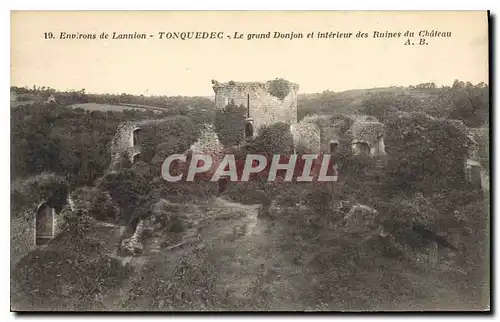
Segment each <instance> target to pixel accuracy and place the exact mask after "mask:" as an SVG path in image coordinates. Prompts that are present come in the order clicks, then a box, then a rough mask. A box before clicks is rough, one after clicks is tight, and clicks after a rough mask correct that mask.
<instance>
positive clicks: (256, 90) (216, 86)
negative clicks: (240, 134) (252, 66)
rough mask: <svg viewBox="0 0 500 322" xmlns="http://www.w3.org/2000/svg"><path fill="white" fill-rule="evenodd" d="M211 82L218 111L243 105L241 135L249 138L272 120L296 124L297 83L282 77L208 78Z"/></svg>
mask: <svg viewBox="0 0 500 322" xmlns="http://www.w3.org/2000/svg"><path fill="white" fill-rule="evenodd" d="M212 84H213V90H214V92H215V106H216V108H217V109H218V110H221V111H223V110H224V109H225V108H226V106H228V105H229V104H232V105H236V106H244V107H245V108H246V113H245V114H246V115H245V116H246V117H245V127H244V129H245V137H253V136H255V135H257V134H258V133H259V130H260V129H261V128H262V127H263V126H265V125H271V124H273V123H276V122H284V123H288V124H290V125H292V124H295V123H297V92H298V90H299V85H297V84H294V83H291V82H289V81H286V80H284V79H275V80H272V81H268V82H266V83H259V82H234V81H230V82H227V83H219V82H218V81H215V80H212Z"/></svg>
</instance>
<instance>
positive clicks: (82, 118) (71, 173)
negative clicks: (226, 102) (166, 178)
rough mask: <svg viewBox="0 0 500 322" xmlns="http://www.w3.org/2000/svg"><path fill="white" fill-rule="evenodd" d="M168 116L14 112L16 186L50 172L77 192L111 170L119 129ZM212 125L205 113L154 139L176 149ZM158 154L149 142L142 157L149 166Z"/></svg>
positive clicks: (39, 107)
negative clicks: (129, 123) (124, 124)
mask: <svg viewBox="0 0 500 322" xmlns="http://www.w3.org/2000/svg"><path fill="white" fill-rule="evenodd" d="M165 116H170V114H169V113H165V114H155V113H153V112H152V111H146V112H142V111H137V110H125V111H123V112H112V111H107V112H101V111H86V110H83V109H81V108H76V109H71V108H66V107H65V106H61V105H59V104H35V105H30V106H21V107H18V108H15V109H12V110H11V178H12V180H15V179H17V178H25V177H29V176H32V175H35V174H40V173H42V172H49V173H55V174H58V175H61V176H64V177H66V178H67V180H68V181H69V182H70V184H71V185H72V186H73V187H74V186H81V185H92V184H93V182H94V181H95V180H96V179H97V178H99V177H100V176H102V175H103V174H104V171H105V170H106V169H107V167H108V165H109V162H110V152H109V148H110V144H111V141H112V139H113V137H114V135H115V133H116V129H117V126H118V124H120V123H122V122H127V121H134V120H147V119H151V120H153V119H159V118H164V117H165ZM209 119H210V117H209V116H208V114H207V113H203V112H193V113H191V114H190V116H185V117H183V118H182V119H179V122H178V123H179V126H173V124H174V123H176V121H175V120H172V122H170V123H169V124H164V127H165V128H166V130H165V131H167V132H168V134H167V133H165V131H161V132H156V133H154V139H158V140H160V139H161V140H162V142H163V143H166V142H170V141H171V142H170V143H171V144H173V145H175V146H176V145H178V141H179V140H180V139H181V140H182V139H185V140H192V139H193V134H191V135H184V136H183V135H182V132H186V131H187V132H189V133H193V132H196V130H195V128H197V127H196V126H195V125H194V124H199V123H203V122H207V121H208V120H209ZM190 129H192V130H190ZM169 130H170V131H169ZM148 133H149V132H147V133H146V134H148ZM178 135H180V138H179V137H178ZM191 143H192V141H191V142H189V143H185V144H183V146H186V145H187V146H189V145H188V144H191ZM152 144H153V145H152ZM156 148H157V147H156V144H155V143H154V142H147V140H146V142H145V151H144V153H145V154H146V157H147V158H149V160H151V159H152V158H153V156H154V154H155V149H156Z"/></svg>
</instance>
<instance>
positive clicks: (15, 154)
mask: <svg viewBox="0 0 500 322" xmlns="http://www.w3.org/2000/svg"><path fill="white" fill-rule="evenodd" d="M418 86H419V85H418ZM424 87H425V88H424ZM427 87H432V86H431V85H425V84H424V85H422V86H419V88H385V89H366V90H351V91H345V92H342V93H332V92H324V93H319V94H304V95H301V96H300V98H299V101H298V105H299V114H301V118H303V117H304V116H307V115H313V114H315V115H317V117H316V116H311V117H309V118H308V120H311V121H314V120H316V121H318V124H321V126H322V127H321V129H322V130H323V131H324V130H325V129H331V128H334V129H335V130H338V133H335V134H331V135H336V138H337V136H338V145H337V147H338V149H335V148H334V149H332V150H330V152H329V153H332V154H333V158H334V161H335V162H336V164H337V165H338V167H337V166H336V168H337V169H338V170H339V171H338V173H339V176H338V181H336V182H334V183H331V182H328V183H325V182H284V180H282V179H283V177H282V176H284V174H283V173H281V174H279V175H278V177H279V178H278V180H276V181H271V182H270V181H268V180H267V178H261V177H259V176H256V177H254V178H253V179H252V180H250V181H243V182H228V183H226V184H225V185H224V184H219V183H218V182H211V181H209V180H208V179H207V178H206V177H203V176H200V177H197V178H196V180H195V181H194V182H186V181H184V180H181V181H179V182H175V183H174V182H167V181H165V180H164V178H162V176H161V167H162V164H163V161H164V160H165V158H166V157H167V156H169V155H172V154H178V153H185V151H187V150H189V149H191V148H192V149H193V150H194V151H199V150H201V151H207V150H204V149H205V148H206V149H209V148H212V147H213V144H212V143H214V142H215V145H216V146H220V144H225V143H222V141H223V140H222V139H220V140H219V138H218V137H219V135H221V131H220V128H219V129H218V128H217V124H215V126H213V127H212V126H206V124H207V123H208V124H212V123H213V121H214V114H216V113H214V111H213V102H210V101H209V100H208V99H206V98H199V97H198V98H186V97H156V98H146V100H145V99H144V97H134V96H131V95H126V94H122V95H108V96H106V95H104V96H100V97H94V96H92V95H87V94H85V93H84V92H82V91H80V92H72V93H61V94H60V99H58V102H56V103H50V104H46V103H42V102H38V103H36V104H34V105H31V106H21V107H19V108H16V109H12V110H11V128H12V136H11V141H12V149H11V150H12V152H11V153H12V154H11V163H12V165H11V173H12V176H11V178H12V180H13V182H15V183H18V182H20V183H25V184H26V183H27V184H28V187H29V189H27V190H25V191H24V190H23V191H24V192H23V193H22V194H20V193H19V191H20V190H19V188H18V187H19V186H22V185H19V184H18V185H12V187H11V191H12V195H13V201H14V202H15V207H14V208H13V209H12V213H11V218H13V219H15V220H12V221H11V225H13V227H12V229H11V231H12V232H13V234H16V235H17V237H25V238H24V239H23V238H17V239H16V240H21V239H23V240H28V242H30V241H31V240H32V238H29V236H27V234H23V232H25V231H27V230H28V229H29V230H30V231H31V229H32V227H33V221H31V220H33V219H34V218H35V219H36V218H38V217H36V216H38V214H39V212H38V209H39V204H40V202H42V201H43V200H46V204H47V205H49V206H54V209H55V208H56V206H57V209H59V208H61V207H62V211H61V213H60V216H59V215H58V226H61V228H62V229H61V233H60V234H58V235H57V236H56V237H55V238H54V239H52V241H51V242H49V243H48V244H47V245H45V246H42V247H38V248H36V249H35V250H33V251H31V252H27V253H28V255H19V257H21V259H20V260H19V261H16V262H14V263H11V265H12V267H14V268H13V269H12V274H11V276H12V278H11V288H12V291H11V294H12V302H11V303H12V308H13V309H18V310H21V309H25V310H47V309H59V310H107V311H110V310H116V311H120V310H121V311H123V310H127V311H184V310H201V311H204V310H209V311H220V310H231V311H238V310H335V311H344V310H348V311H359V310H410V309H411V310H436V309H442V310H453V309H455V310H456V309H462V310H466V309H469V310H487V309H489V307H490V298H489V294H488V291H489V287H490V267H489V256H490V245H489V235H490V222H489V218H490V208H489V205H490V195H489V177H488V176H489V172H488V170H489V149H488V147H489V137H488V133H489V97H488V91H489V88H488V86H487V85H484V84H477V85H472V84H470V83H464V82H458V81H457V82H455V83H454V84H453V85H452V86H449V87H444V88H438V89H436V88H427ZM148 99H149V101H148ZM89 102H94V103H89ZM141 103H142V104H141ZM73 104H91V105H90V106H96V107H97V109H95V110H85V109H83V108H82V109H80V108H67V106H69V105H73ZM123 104H126V105H125V106H126V107H130V108H132V110H129V109H123V110H121V111H113V110H107V111H102V110H100V108H99V107H102V106H103V105H104V106H106V107H108V106H111V108H113V107H115V106H120V105H121V106H123ZM150 104H151V105H150ZM140 105H146V106H158V107H161V108H164V109H165V110H166V112H164V113H161V114H156V113H154V112H152V111H144V110H143V109H142V108H138V106H140ZM193 107H197V108H193ZM224 112H226V114H229V113H227V112H228V111H224ZM353 114H361V115H362V116H363V117H364V118H365V119H368V117H370V118H371V119H373V118H375V119H377V120H379V121H380V122H370V125H371V126H374V124H375V125H377V127H376V129H383V136H382V137H383V140H384V143H383V144H385V146H386V147H387V149H386V150H385V151H386V152H387V154H377V155H372V154H371V152H370V154H369V152H366V153H357V152H356V150H355V149H353V148H352V146H353V144H356V143H354V140H355V137H354V134H353V133H354V130H356V129H363V127H357V126H359V125H360V123H355V120H353V118H352V117H351V116H352V115H353ZM358 119H362V118H358ZM230 120H231V122H229V123H231V124H230V125H233V126H232V127H231V126H229V127H223V128H224V129H227V128H228V129H231V128H233V129H234V123H233V122H232V120H233V119H232V118H230ZM320 121H321V122H320ZM124 122H126V123H135V125H140V127H141V134H140V136H139V139H138V140H137V142H138V144H140V148H141V157H140V159H139V160H133V161H131V160H130V159H129V158H127V155H126V153H123V154H119V157H121V158H118V159H119V162H118V165H117V167H116V168H113V169H112V170H110V168H109V164H110V162H111V150H112V149H111V146H110V145H111V142H114V139H113V138H115V136H116V134H117V133H118V134H120V133H121V132H120V131H119V130H118V131H117V129H119V128H120V127H119V125H120V124H122V123H124ZM215 123H216V122H215ZM315 124H316V123H315ZM355 125H357V126H355ZM368 129H369V128H368ZM217 131H219V132H217ZM367 131H368V130H367ZM229 132H230V131H229ZM368 132H369V131H368ZM370 133H371V132H370ZM370 133H365V134H366V135H368V134H370ZM374 133H375V134H377V133H381V132H374ZM229 134H231V133H229ZM238 134H241V133H239V132H238ZM371 134H373V133H371ZM132 135H133V134H132ZM200 136H201V137H200ZM123 137H124V138H125V139H127V140H128V138H129V136H123ZM220 137H221V138H222V135H221V136H220ZM132 138H133V141H134V142H135V139H136V138H135V136H132ZM290 138H292V139H291V140H290ZM331 139H332V137H331V136H328V137H326V140H331ZM127 142H129V141H127ZM193 143H194V144H193ZM228 145H229V146H230V148H229V147H228V149H225V151H226V152H227V151H229V150H230V151H232V152H231V153H234V155H235V157H236V159H237V161H238V162H239V161H241V160H243V159H244V158H245V156H246V155H248V154H254V153H263V154H264V155H269V154H277V153H279V154H288V153H291V152H290V151H293V137H292V135H291V132H290V126H289V125H288V124H285V123H282V122H278V123H276V124H274V125H271V126H268V127H266V128H265V129H264V130H263V131H261V133H259V136H257V137H255V138H247V139H246V140H245V141H244V142H243V143H241V144H240V145H235V144H233V143H230V144H228ZM127 146H128V145H127ZM132 147H136V143H133V146H132ZM193 147H194V148H193ZM209 151H212V150H209ZM122 152H123V151H122ZM464 161H466V162H464ZM464 163H466V164H467V165H471V168H470V172H469V168H464ZM472 167H474V168H473V169H474V170H475V172H474V173H473V171H472ZM337 169H336V170H337ZM177 170H179V169H177ZM44 172H46V173H49V174H50V178H53V180H52V179H51V180H52V181H54V182H55V183H56V184H57V185H56V186H59V185H60V186H61V187H64V189H63V188H60V189H58V190H55V191H53V190H54V189H51V188H46V186H47V184H44V181H43V180H42V179H43V178H44V177H47V175H44V176H40V173H44ZM473 175H474V177H475V180H472V179H471V178H472V177H473ZM479 175H480V176H481V177H480V178H479V179H480V180H477V179H478V176H479ZM483 178H484V179H485V180H483ZM52 181H50V182H52ZM62 183H64V186H63V184H62ZM50 187H52V185H51V186H50ZM66 187H67V188H66ZM37 189H39V190H42V191H43V192H44V194H43V196H42V195H40V196H38V195H37V194H36V193H33V191H34V190H35V191H36V190H37ZM67 189H69V191H70V192H69V195H68V196H67ZM66 196H67V197H66ZM42 199H43V200H42ZM70 199H71V202H70V201H69V200H70ZM56 202H57V203H56ZM65 203H67V204H66V205H64V206H63V204H65ZM43 209H46V208H43ZM44 214H46V212H44ZM30 216H31V217H30ZM33 216H35V217H34V218H33ZM59 218H61V219H59ZM36 220H38V219H36ZM59 220H60V223H63V224H62V225H59ZM35 227H37V226H35ZM18 246H19V247H17V248H23V247H24V245H18ZM21 250H24V249H21ZM21 250H20V251H19V254H26V252H22V251H21ZM23 256H24V257H23Z"/></svg>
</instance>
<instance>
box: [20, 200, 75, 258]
mask: <svg viewBox="0 0 500 322" xmlns="http://www.w3.org/2000/svg"><path fill="white" fill-rule="evenodd" d="M41 204H42V203H40V204H33V205H31V207H28V208H26V209H25V210H24V211H22V212H21V213H19V214H15V215H14V216H12V218H11V224H10V227H11V228H10V247H11V248H10V249H11V250H10V258H11V260H10V263H11V268H12V267H14V266H15V265H16V264H17V263H18V262H19V260H21V259H22V258H23V257H24V256H26V255H27V254H28V253H30V252H32V251H34V250H35V249H37V248H38V247H40V246H37V245H36V244H35V218H36V212H37V210H38V208H39V207H40V205H41ZM67 207H69V206H66V207H65V208H63V210H62V211H61V212H59V213H55V212H54V237H55V236H57V235H59V234H60V233H61V232H62V230H63V225H64V215H63V214H64V213H65V211H66V210H68V209H67Z"/></svg>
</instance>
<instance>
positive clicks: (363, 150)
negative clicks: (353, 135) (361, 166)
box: [353, 142, 370, 155]
mask: <svg viewBox="0 0 500 322" xmlns="http://www.w3.org/2000/svg"><path fill="white" fill-rule="evenodd" d="M353 148H354V154H355V155H369V154H370V145H369V144H368V143H367V142H356V143H354V144H353Z"/></svg>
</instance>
